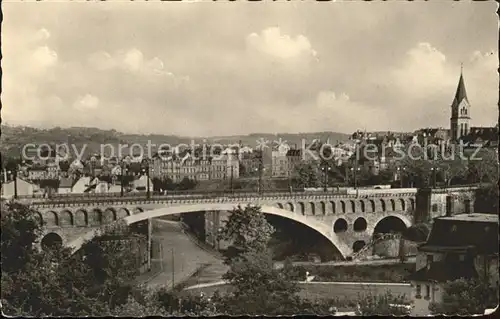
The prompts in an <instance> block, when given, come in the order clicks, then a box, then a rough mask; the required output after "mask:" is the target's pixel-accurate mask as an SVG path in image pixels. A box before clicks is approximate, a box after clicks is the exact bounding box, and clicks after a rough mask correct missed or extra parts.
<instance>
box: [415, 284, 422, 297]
mask: <svg viewBox="0 0 500 319" xmlns="http://www.w3.org/2000/svg"><path fill="white" fill-rule="evenodd" d="M415 298H417V299H420V298H422V286H421V285H417V293H416V294H415Z"/></svg>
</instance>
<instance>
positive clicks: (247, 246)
mask: <svg viewBox="0 0 500 319" xmlns="http://www.w3.org/2000/svg"><path fill="white" fill-rule="evenodd" d="M273 232H274V229H273V227H272V226H271V225H270V224H269V223H268V222H267V220H266V217H265V216H264V213H262V211H261V209H260V207H257V206H250V205H248V206H246V207H245V208H242V207H241V206H238V207H237V208H235V209H234V210H233V211H232V212H231V214H230V216H229V219H228V221H227V222H226V224H225V225H224V227H222V229H221V230H220V232H219V233H218V239H219V240H225V241H229V242H231V245H230V246H229V248H228V250H227V252H226V256H225V257H226V261H225V262H226V263H230V262H231V260H232V259H233V258H235V257H238V256H240V255H243V254H245V253H248V252H259V253H260V252H265V251H266V250H267V245H268V242H269V240H270V239H271V235H272V234H273Z"/></svg>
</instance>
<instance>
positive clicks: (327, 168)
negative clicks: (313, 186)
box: [321, 165, 331, 193]
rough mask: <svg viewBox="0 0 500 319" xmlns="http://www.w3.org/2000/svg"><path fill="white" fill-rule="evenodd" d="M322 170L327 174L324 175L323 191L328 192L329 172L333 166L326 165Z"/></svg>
mask: <svg viewBox="0 0 500 319" xmlns="http://www.w3.org/2000/svg"><path fill="white" fill-rule="evenodd" d="M321 170H322V171H323V173H324V174H325V176H324V186H323V191H324V192H325V193H326V192H327V191H328V172H330V170H331V167H330V166H326V165H324V166H323V167H322V168H321Z"/></svg>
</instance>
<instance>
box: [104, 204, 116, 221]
mask: <svg viewBox="0 0 500 319" xmlns="http://www.w3.org/2000/svg"><path fill="white" fill-rule="evenodd" d="M115 220H116V210H115V209H114V208H112V207H110V208H106V210H105V211H104V213H103V215H102V222H103V223H104V224H108V223H111V222H113V221H115Z"/></svg>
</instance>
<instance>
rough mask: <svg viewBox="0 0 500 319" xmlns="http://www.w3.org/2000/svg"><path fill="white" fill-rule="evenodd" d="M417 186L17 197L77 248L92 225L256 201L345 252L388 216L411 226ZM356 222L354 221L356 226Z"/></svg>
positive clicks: (100, 226)
mask: <svg viewBox="0 0 500 319" xmlns="http://www.w3.org/2000/svg"><path fill="white" fill-rule="evenodd" d="M415 193H416V191H415V189H406V190H405V189H399V190H392V191H390V192H389V191H386V190H377V191H372V192H356V193H354V194H338V193H332V192H262V193H257V192H210V193H206V192H203V193H190V194H170V195H151V196H150V198H149V199H148V198H146V196H145V195H147V194H144V193H143V194H137V195H135V194H134V195H132V194H130V195H127V196H123V197H121V196H115V195H113V196H55V197H52V198H48V199H47V198H45V199H43V198H42V199H41V198H34V199H33V198H19V201H21V202H25V203H27V204H29V205H30V206H31V207H32V208H33V209H34V210H36V211H37V212H38V217H39V218H40V220H41V222H43V225H44V233H45V234H48V233H56V234H57V235H58V236H59V237H60V238H61V240H62V241H63V243H65V244H68V245H70V246H73V247H74V248H75V249H78V247H80V246H81V244H82V243H83V241H84V240H87V239H90V238H92V236H94V235H95V230H96V229H97V230H99V229H100V230H101V231H103V229H104V228H103V226H106V225H109V224H111V223H114V222H115V221H117V220H124V221H125V222H126V223H127V224H132V223H136V222H139V221H143V220H150V219H151V218H156V217H161V216H165V215H177V214H182V213H188V212H203V211H232V210H233V209H234V208H235V207H236V206H238V205H241V206H246V205H257V206H260V207H261V209H262V211H263V212H264V213H266V214H272V215H277V216H281V217H284V218H288V219H292V220H294V221H296V222H298V223H301V224H303V225H305V226H307V227H310V228H312V229H314V230H316V231H317V232H318V233H320V234H321V235H323V236H324V237H325V238H326V239H328V240H329V241H330V242H331V243H332V245H334V246H335V247H336V248H337V250H338V251H339V252H340V254H341V255H342V256H343V257H346V256H350V255H351V254H352V252H353V247H354V245H355V244H356V245H357V247H359V245H360V243H361V244H363V243H364V244H366V243H368V242H370V240H371V238H372V235H373V232H374V229H375V227H376V226H377V225H378V224H379V223H381V222H384V221H387V219H389V220H390V219H392V222H393V223H394V220H396V221H397V222H398V223H399V225H397V226H398V227H399V228H401V227H403V228H404V227H408V226H411V225H412V223H413V220H414V218H413V216H414V211H415ZM356 225H357V226H356Z"/></svg>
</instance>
